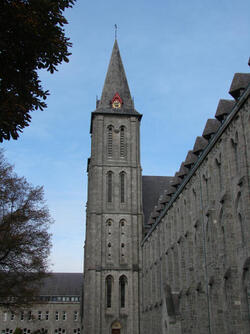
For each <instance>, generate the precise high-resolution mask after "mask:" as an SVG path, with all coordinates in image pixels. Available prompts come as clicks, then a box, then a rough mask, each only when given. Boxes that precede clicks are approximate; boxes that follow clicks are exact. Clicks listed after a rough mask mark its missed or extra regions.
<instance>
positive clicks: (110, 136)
mask: <svg viewBox="0 0 250 334" xmlns="http://www.w3.org/2000/svg"><path fill="white" fill-rule="evenodd" d="M107 148H108V157H109V158H111V157H112V154H113V127H112V125H109V126H108V133H107Z"/></svg>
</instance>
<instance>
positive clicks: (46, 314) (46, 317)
mask: <svg viewBox="0 0 250 334" xmlns="http://www.w3.org/2000/svg"><path fill="white" fill-rule="evenodd" d="M45 319H46V320H49V311H46V313H45Z"/></svg>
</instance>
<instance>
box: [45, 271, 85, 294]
mask: <svg viewBox="0 0 250 334" xmlns="http://www.w3.org/2000/svg"><path fill="white" fill-rule="evenodd" d="M82 282H83V274H82V273H52V274H51V275H50V276H49V277H47V278H45V279H44V280H42V284H41V288H40V295H41V296H51V295H53V296H80V295H81V289H82Z"/></svg>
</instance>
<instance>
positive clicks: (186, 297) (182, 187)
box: [0, 41, 250, 334]
mask: <svg viewBox="0 0 250 334" xmlns="http://www.w3.org/2000/svg"><path fill="white" fill-rule="evenodd" d="M230 94H231V95H232V96H233V98H234V100H220V102H219V104H218V108H217V111H216V114H215V118H213V119H209V120H208V121H207V123H206V125H205V128H204V131H203V133H202V136H199V137H197V139H196V141H195V144H194V147H193V149H192V150H190V151H189V152H188V153H187V156H186V159H185V161H184V162H183V163H182V164H181V166H180V169H179V171H178V172H177V173H176V174H175V176H142V175H141V164H140V121H141V118H142V115H141V114H139V113H138V112H137V111H136V110H135V108H134V103H133V100H132V98H131V95H130V90H129V86H128V83H127V79H126V74H125V71H124V68H123V64H122V60H121V56H120V52H119V48H118V44H117V41H115V43H114V47H113V51H112V55H111V60H110V64H109V68H108V72H107V75H106V79H105V83H104V87H103V92H102V97H101V99H100V101H97V105H96V110H95V111H94V112H92V115H91V129H90V132H91V157H90V158H89V160H88V202H87V212H86V241H85V253H84V257H85V258H84V275H82V274H52V275H51V276H50V278H48V279H47V280H45V281H44V282H43V285H42V288H41V290H40V295H39V296H38V299H37V302H36V303H34V305H33V306H32V309H27V310H21V311H20V312H17V313H15V314H14V313H11V312H10V311H6V310H4V309H0V334H13V332H14V330H15V328H16V327H19V328H21V329H22V330H23V334H31V333H32V332H34V331H37V330H40V331H41V330H44V331H45V332H47V333H48V334H80V333H84V334H155V333H157V334H184V333H188V334H248V333H250V115H249V111H250V75H249V74H242V73H237V74H235V76H234V79H233V81H232V85H231V87H230ZM82 278H83V284H82ZM82 286H84V289H83V294H82Z"/></svg>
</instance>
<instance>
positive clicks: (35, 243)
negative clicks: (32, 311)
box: [0, 151, 52, 306]
mask: <svg viewBox="0 0 250 334" xmlns="http://www.w3.org/2000/svg"><path fill="white" fill-rule="evenodd" d="M43 197H44V194H43V188H42V187H33V186H32V185H30V184H29V183H28V182H27V181H26V180H25V178H23V177H22V178H20V177H18V176H17V175H16V174H15V173H14V172H13V167H12V166H11V165H9V164H8V163H7V162H6V160H5V158H4V155H3V152H2V151H0V305H1V304H2V305H5V306H13V305H15V306H16V305H17V306H18V305H21V304H24V303H27V304H28V303H29V302H30V301H32V298H33V297H34V296H35V295H36V292H37V288H38V284H37V283H38V282H39V280H40V279H41V278H43V277H45V276H46V275H47V274H46V271H47V266H48V264H47V258H48V255H49V251H50V247H51V241H50V239H51V235H50V234H49V233H48V228H49V225H50V223H51V222H52V220H51V218H50V215H49V212H48V209H47V207H46V205H45V203H44V199H43Z"/></svg>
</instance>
